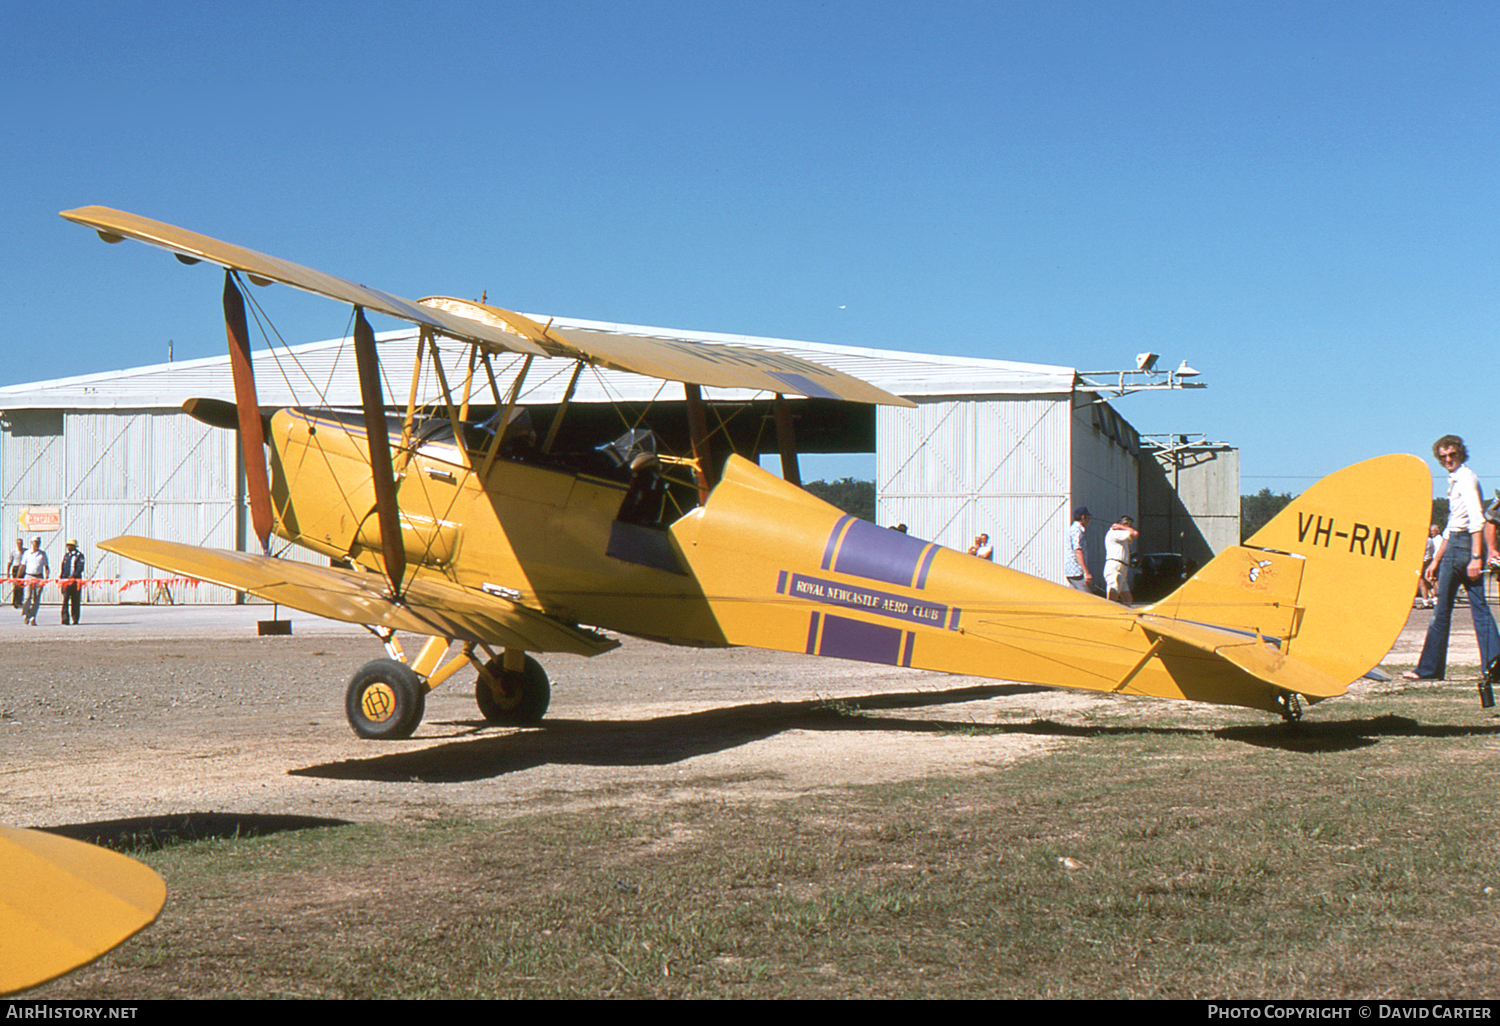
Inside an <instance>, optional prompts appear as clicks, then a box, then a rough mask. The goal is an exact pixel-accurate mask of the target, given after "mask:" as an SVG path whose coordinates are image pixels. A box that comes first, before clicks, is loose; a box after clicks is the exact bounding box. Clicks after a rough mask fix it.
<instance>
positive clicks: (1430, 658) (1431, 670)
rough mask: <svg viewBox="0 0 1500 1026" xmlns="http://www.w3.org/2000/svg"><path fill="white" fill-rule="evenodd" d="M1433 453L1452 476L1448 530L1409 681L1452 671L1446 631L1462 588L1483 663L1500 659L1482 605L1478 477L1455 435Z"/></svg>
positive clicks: (1431, 573) (1435, 562)
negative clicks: (1424, 632)
mask: <svg viewBox="0 0 1500 1026" xmlns="http://www.w3.org/2000/svg"><path fill="white" fill-rule="evenodd" d="M1432 453H1433V455H1434V456H1436V457H1437V458H1438V462H1439V463H1441V464H1442V465H1443V467H1444V468H1445V469H1446V470H1447V471H1448V525H1447V526H1446V527H1445V528H1443V533H1442V536H1441V537H1439V538H1438V543H1437V551H1436V552H1435V553H1434V554H1433V557H1432V563H1431V564H1430V565H1429V566H1428V567H1427V580H1428V582H1429V583H1434V584H1435V585H1436V587H1437V594H1436V602H1437V604H1436V606H1435V607H1434V608H1433V612H1432V622H1431V623H1430V624H1428V625H1427V639H1426V640H1425V641H1424V642H1423V643H1422V657H1421V658H1420V659H1418V660H1417V668H1416V669H1415V670H1408V671H1407V672H1406V673H1404V674H1402V676H1403V677H1405V678H1406V679H1407V680H1442V679H1443V677H1444V675H1445V674H1446V673H1447V672H1448V629H1449V628H1450V627H1451V626H1452V624H1453V600H1454V599H1455V598H1456V597H1457V596H1458V589H1459V587H1460V586H1461V587H1463V589H1464V590H1465V591H1466V592H1468V595H1469V613H1470V615H1471V616H1473V618H1474V634H1475V636H1476V637H1477V638H1478V640H1479V658H1480V662H1481V664H1482V665H1483V666H1489V664H1490V661H1491V660H1492V659H1494V658H1495V657H1496V656H1497V655H1500V632H1497V631H1496V629H1495V618H1494V617H1493V616H1491V615H1490V607H1489V605H1488V604H1487V603H1486V602H1485V600H1484V505H1483V501H1482V499H1481V496H1482V495H1483V491H1482V490H1481V488H1480V486H1479V478H1478V476H1477V475H1476V474H1475V473H1474V471H1472V470H1470V469H1469V467H1468V463H1467V462H1466V461H1467V460H1468V458H1469V450H1468V449H1467V448H1465V447H1464V440H1463V439H1462V438H1459V437H1458V436H1457V435H1444V436H1443V437H1442V438H1439V439H1438V440H1437V441H1436V442H1434V443H1433V445H1432Z"/></svg>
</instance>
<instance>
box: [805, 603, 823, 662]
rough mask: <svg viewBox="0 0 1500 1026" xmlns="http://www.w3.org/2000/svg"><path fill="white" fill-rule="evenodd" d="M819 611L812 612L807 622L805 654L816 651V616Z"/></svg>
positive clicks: (818, 614)
mask: <svg viewBox="0 0 1500 1026" xmlns="http://www.w3.org/2000/svg"><path fill="white" fill-rule="evenodd" d="M821 615H822V614H821V613H814V614H813V615H812V619H811V620H810V621H809V622H808V624H807V650H806V651H807V654H808V655H814V654H815V653H816V652H817V651H818V618H819V617H820V616H821Z"/></svg>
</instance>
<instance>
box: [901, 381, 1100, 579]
mask: <svg viewBox="0 0 1500 1026" xmlns="http://www.w3.org/2000/svg"><path fill="white" fill-rule="evenodd" d="M1070 402H1071V400H1070V397H1069V396H1068V395H1039V396H1022V397H1016V398H994V397H989V398H977V397H976V398H955V397H938V398H932V399H918V400H917V404H918V405H917V407H916V408H915V409H901V408H896V407H887V406H882V407H880V408H879V409H878V410H877V412H876V416H875V433H876V455H875V477H876V482H875V483H876V517H877V519H878V520H879V522H880V523H881V524H883V525H886V526H890V525H893V524H896V523H905V524H907V525H908V527H909V528H910V531H911V533H912V534H914V535H916V536H918V537H921V538H927V539H930V540H932V541H936V542H938V543H940V544H942V545H946V546H948V547H949V548H954V549H958V550H959V551H960V552H962V551H964V550H966V549H967V548H968V547H969V545H970V544H971V543H972V542H973V540H974V537H975V535H977V534H979V533H981V532H983V533H986V534H988V535H989V536H990V541H991V544H993V545H994V548H995V562H997V563H1001V564H1004V565H1006V566H1010V567H1013V568H1014V569H1017V570H1021V571H1024V572H1025V573H1029V574H1034V575H1036V576H1040V577H1047V578H1051V579H1053V580H1060V579H1061V577H1062V549H1063V546H1064V543H1065V540H1066V532H1067V523H1068V519H1067V508H1068V496H1069V472H1070V467H1071V459H1070V456H1069V408H1070Z"/></svg>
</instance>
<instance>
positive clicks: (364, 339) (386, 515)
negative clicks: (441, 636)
mask: <svg viewBox="0 0 1500 1026" xmlns="http://www.w3.org/2000/svg"><path fill="white" fill-rule="evenodd" d="M354 313H355V316H354V362H355V366H356V367H357V368H358V370H359V396H360V401H361V402H363V403H364V407H365V439H366V441H367V442H369V445H370V473H371V475H372V477H373V483H374V486H375V513H376V516H377V517H378V518H379V523H380V548H381V552H382V553H383V555H384V556H385V574H386V576H387V577H388V578H390V582H391V594H392V595H394V596H398V597H399V596H400V594H401V581H402V579H403V578H405V576H406V548H405V547H404V546H403V545H402V544H401V517H400V515H399V513H398V512H397V508H396V476H395V472H394V471H393V470H392V467H391V435H390V431H389V430H388V429H387V427H386V421H385V393H384V391H383V390H382V389H381V387H380V357H379V356H378V355H377V354H376V352H375V332H374V331H372V330H370V322H369V321H367V320H365V311H364V309H363V308H362V307H358V306H356V307H355V308H354Z"/></svg>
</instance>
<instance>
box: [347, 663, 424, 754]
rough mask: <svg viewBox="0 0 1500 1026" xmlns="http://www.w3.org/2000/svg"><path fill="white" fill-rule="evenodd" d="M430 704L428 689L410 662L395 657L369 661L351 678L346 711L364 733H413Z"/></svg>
mask: <svg viewBox="0 0 1500 1026" xmlns="http://www.w3.org/2000/svg"><path fill="white" fill-rule="evenodd" d="M426 706H427V689H426V688H424V687H423V686H422V679H421V678H420V677H418V676H417V674H416V671H414V670H413V669H412V668H411V667H410V666H407V665H406V664H405V663H398V662H397V661H396V660H394V659H376V660H375V661H373V662H369V663H365V665H363V666H361V667H360V668H359V669H358V670H356V671H355V673H354V676H353V677H351V678H349V690H348V691H347V692H345V694H344V713H345V714H346V715H347V716H348V717H349V726H351V727H353V728H354V733H356V734H358V735H359V736H360V737H367V738H375V739H379V740H391V739H395V738H403V737H411V734H412V731H414V730H416V729H417V724H419V723H421V722H422V713H423V711H424V710H425V709H426Z"/></svg>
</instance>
